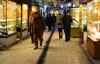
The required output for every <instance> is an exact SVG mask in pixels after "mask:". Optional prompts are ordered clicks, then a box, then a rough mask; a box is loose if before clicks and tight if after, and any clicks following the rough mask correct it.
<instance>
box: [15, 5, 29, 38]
mask: <svg viewBox="0 0 100 64" xmlns="http://www.w3.org/2000/svg"><path fill="white" fill-rule="evenodd" d="M27 24H28V5H27V4H17V27H16V29H17V37H18V38H24V37H25V36H27V35H28V33H27V30H26V28H27Z"/></svg>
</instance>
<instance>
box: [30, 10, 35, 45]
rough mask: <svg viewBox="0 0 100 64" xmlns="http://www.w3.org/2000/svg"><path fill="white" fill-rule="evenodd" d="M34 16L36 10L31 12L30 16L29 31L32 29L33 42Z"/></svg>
mask: <svg viewBox="0 0 100 64" xmlns="http://www.w3.org/2000/svg"><path fill="white" fill-rule="evenodd" d="M34 17H35V14H34V12H33V11H32V12H31V17H30V18H31V22H30V25H29V31H30V36H31V41H32V44H33V43H34V40H33V30H32V32H31V29H32V25H33V19H34Z"/></svg>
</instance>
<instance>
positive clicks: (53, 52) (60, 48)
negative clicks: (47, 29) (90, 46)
mask: <svg viewBox="0 0 100 64" xmlns="http://www.w3.org/2000/svg"><path fill="white" fill-rule="evenodd" d="M78 42H79V38H71V41H70V42H65V41H64V37H63V39H59V38H58V32H55V33H54V35H53V37H52V39H51V42H50V45H49V50H48V52H47V55H46V58H45V64H91V63H90V61H89V60H88V58H87V56H86V55H85V53H84V52H83V51H82V49H81V48H80V46H79V43H78Z"/></svg>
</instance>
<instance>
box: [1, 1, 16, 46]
mask: <svg viewBox="0 0 100 64" xmlns="http://www.w3.org/2000/svg"><path fill="white" fill-rule="evenodd" d="M16 6H17V4H16V3H15V2H13V1H6V0H1V1H0V45H4V46H8V45H10V44H12V43H14V42H15V41H16V32H17V31H16V20H17V19H16V18H17V15H16V14H17V9H16Z"/></svg>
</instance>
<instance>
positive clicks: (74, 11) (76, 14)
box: [70, 7, 79, 28]
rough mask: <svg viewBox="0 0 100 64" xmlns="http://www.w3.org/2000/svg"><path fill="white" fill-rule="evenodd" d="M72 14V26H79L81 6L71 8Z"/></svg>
mask: <svg viewBox="0 0 100 64" xmlns="http://www.w3.org/2000/svg"><path fill="white" fill-rule="evenodd" d="M70 15H71V16H72V18H73V23H72V25H71V27H74V28H78V27H79V7H75V8H70Z"/></svg>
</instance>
